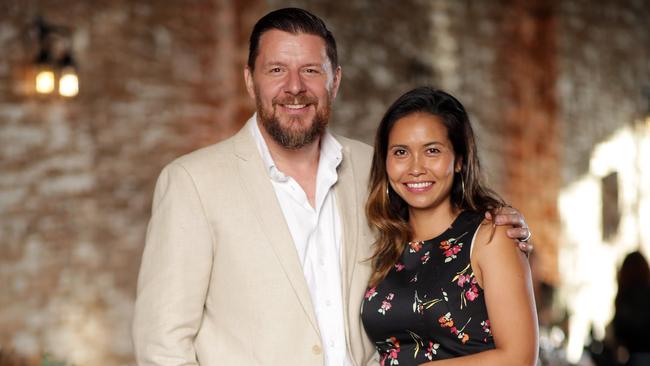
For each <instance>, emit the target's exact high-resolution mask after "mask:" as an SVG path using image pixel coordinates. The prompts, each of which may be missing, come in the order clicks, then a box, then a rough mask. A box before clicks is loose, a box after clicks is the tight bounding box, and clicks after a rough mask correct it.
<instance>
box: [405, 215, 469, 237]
mask: <svg viewBox="0 0 650 366" xmlns="http://www.w3.org/2000/svg"><path fill="white" fill-rule="evenodd" d="M470 212H471V211H468V210H462V211H460V212H459V213H458V215H456V218H454V221H452V222H451V224H449V227H447V228H446V229H445V230H444V231H443V232H441V233H440V234H438V235H436V236H434V237H433V238H430V239H425V240H413V241H410V242H409V243H418V242H420V243H423V244H429V243H431V242H433V241H437V240H439V239H440V238H442V237H444V236H447V234H448V233H449V231H451V230H452V229H454V227H456V226H458V225H457V224H458V222H459V221H460V219H461V217H464V216H466V215H467V214H468V213H470Z"/></svg>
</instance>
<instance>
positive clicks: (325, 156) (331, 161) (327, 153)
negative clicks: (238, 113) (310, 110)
mask: <svg viewBox="0 0 650 366" xmlns="http://www.w3.org/2000/svg"><path fill="white" fill-rule="evenodd" d="M246 127H248V129H249V131H250V132H251V134H252V135H253V139H254V140H255V145H257V150H258V151H259V152H260V155H261V157H262V162H263V163H264V167H265V168H266V171H267V173H268V175H269V178H271V179H272V180H273V181H276V182H286V181H287V180H289V177H288V176H286V175H285V174H284V173H282V172H281V171H280V170H279V169H278V168H277V167H276V165H275V162H274V161H273V157H271V152H270V151H269V147H268V145H267V144H266V141H265V140H264V137H263V136H262V132H261V131H260V127H259V123H258V122H257V113H255V114H253V116H252V117H251V118H250V119H249V120H248V122H246ZM342 151H343V148H342V146H341V144H340V143H339V142H338V141H337V140H336V139H335V138H334V136H332V134H331V133H330V132H329V130H325V132H324V133H323V136H321V140H320V159H319V162H318V164H319V168H318V169H319V171H320V170H321V169H322V168H326V169H327V170H328V171H330V172H332V173H333V174H334V175H336V168H337V167H338V166H339V164H341V161H342V160H343V152H342Z"/></svg>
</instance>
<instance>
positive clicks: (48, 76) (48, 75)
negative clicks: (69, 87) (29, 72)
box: [36, 69, 54, 94]
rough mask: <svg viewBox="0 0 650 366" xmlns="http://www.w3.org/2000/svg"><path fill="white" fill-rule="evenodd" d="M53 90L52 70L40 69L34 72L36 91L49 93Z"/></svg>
mask: <svg viewBox="0 0 650 366" xmlns="http://www.w3.org/2000/svg"><path fill="white" fill-rule="evenodd" d="M53 91H54V72H53V71H52V70H48V69H44V70H40V71H39V72H38V74H36V92H37V93H40V94H51V93H52V92H53Z"/></svg>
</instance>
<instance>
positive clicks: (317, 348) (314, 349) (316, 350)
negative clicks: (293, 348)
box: [311, 344, 323, 355]
mask: <svg viewBox="0 0 650 366" xmlns="http://www.w3.org/2000/svg"><path fill="white" fill-rule="evenodd" d="M311 352H312V353H313V354H315V355H320V354H321V352H323V350H321V349H320V346H319V345H317V344H315V345H314V346H313V347H312V348H311Z"/></svg>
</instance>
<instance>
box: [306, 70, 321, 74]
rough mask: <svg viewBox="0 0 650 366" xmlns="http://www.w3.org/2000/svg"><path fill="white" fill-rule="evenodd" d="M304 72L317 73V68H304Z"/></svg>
mask: <svg viewBox="0 0 650 366" xmlns="http://www.w3.org/2000/svg"><path fill="white" fill-rule="evenodd" d="M305 72H306V73H308V74H318V70H316V69H305Z"/></svg>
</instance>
